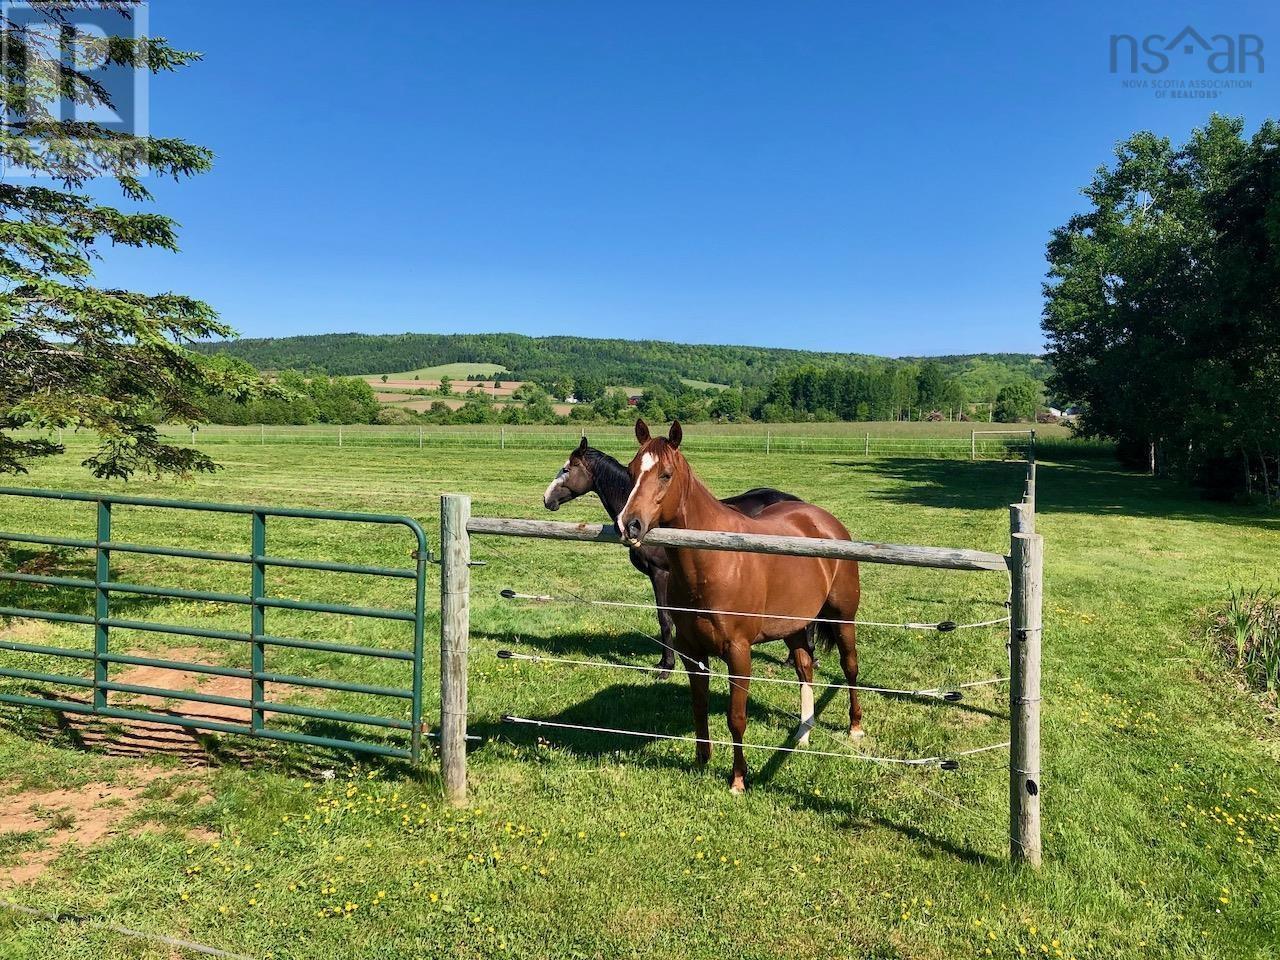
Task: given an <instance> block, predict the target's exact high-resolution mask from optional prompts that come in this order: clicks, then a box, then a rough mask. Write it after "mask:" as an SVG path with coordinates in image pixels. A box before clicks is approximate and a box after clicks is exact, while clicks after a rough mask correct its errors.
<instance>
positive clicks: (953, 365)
mask: <svg viewBox="0 0 1280 960" xmlns="http://www.w3.org/2000/svg"><path fill="white" fill-rule="evenodd" d="M200 349H201V350H203V351H204V352H206V353H217V352H225V353H227V354H229V355H231V356H234V357H240V358H242V359H244V360H247V361H248V362H249V363H251V364H253V366H255V367H257V368H258V369H260V370H287V369H294V370H310V369H319V370H323V371H324V372H325V373H328V374H330V375H331V376H338V375H344V376H356V375H369V374H382V373H396V372H400V371H405V370H414V369H417V368H419V367H430V366H435V365H437V364H442V363H460V362H472V363H478V362H485V363H496V364H502V365H504V366H505V367H507V369H508V371H509V372H508V373H507V374H506V376H507V377H509V378H511V379H514V380H535V381H540V382H543V381H549V380H553V379H556V378H560V377H570V378H573V377H580V376H582V375H583V374H589V375H590V376H593V377H597V378H600V379H601V380H603V381H604V382H605V383H606V384H627V385H636V386H644V385H648V384H655V383H667V382H671V381H672V380H675V379H678V378H682V377H683V378H688V379H690V380H706V381H710V382H712V383H723V384H730V385H735V384H740V385H742V386H744V387H754V386H764V385H766V384H768V383H769V382H770V381H771V380H772V379H773V378H774V377H775V376H776V375H777V374H778V373H780V372H782V371H784V370H789V369H793V368H796V367H799V366H802V365H807V366H817V367H828V366H834V365H846V366H855V367H859V368H878V367H885V366H892V365H895V364H899V363H910V362H915V361H913V360H912V359H911V358H904V359H902V360H888V359H885V358H881V357H874V356H870V355H867V354H858V353H825V352H819V351H810V350H784V349H779V348H776V347H743V346H724V345H719V344H681V343H668V342H666V341H662V340H597V339H589V338H586V337H528V336H523V335H521V334H514V333H457V334H436V333H403V334H389V335H376V336H375V335H370V334H363V333H326V334H318V335H315V336H305V337H281V338H265V339H248V340H232V341H226V342H223V343H217V344H204V345H201V347H200ZM933 359H934V360H935V362H937V363H938V364H939V366H941V367H942V369H943V372H944V373H945V374H946V375H947V376H948V377H955V378H957V379H959V380H960V381H961V382H962V383H963V384H964V386H965V389H966V392H967V393H968V394H969V395H970V396H971V397H973V398H975V399H976V398H979V397H983V398H985V397H988V396H990V397H994V395H995V393H996V392H997V391H998V390H999V389H1000V387H1001V386H1003V385H1004V384H1006V383H1009V382H1012V381H1015V380H1018V379H1019V378H1021V377H1023V376H1027V377H1031V378H1032V379H1035V380H1037V381H1043V380H1044V377H1045V370H1044V364H1043V362H1042V361H1041V360H1040V359H1039V358H1038V357H1035V356H1033V355H1032V354H1025V353H997V354H973V355H965V356H951V357H937V358H933Z"/></svg>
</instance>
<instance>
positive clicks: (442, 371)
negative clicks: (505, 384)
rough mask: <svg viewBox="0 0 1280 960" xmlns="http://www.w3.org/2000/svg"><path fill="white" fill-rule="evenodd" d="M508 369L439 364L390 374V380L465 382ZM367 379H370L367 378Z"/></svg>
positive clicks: (470, 363) (481, 364) (474, 364)
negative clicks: (416, 378) (471, 378)
mask: <svg viewBox="0 0 1280 960" xmlns="http://www.w3.org/2000/svg"><path fill="white" fill-rule="evenodd" d="M506 372H507V368H506V367H504V366H503V365H502V364H500V363H473V362H471V361H464V362H460V363H438V364H436V365H435V366H434V367H419V368H418V369H417V370H403V371H401V372H399V373H388V374H387V379H389V380H412V379H413V378H414V377H420V378H421V379H423V380H439V379H440V378H441V377H448V378H449V379H451V380H465V379H467V377H491V376H493V375H494V374H495V373H506ZM366 379H368V378H367V377H366Z"/></svg>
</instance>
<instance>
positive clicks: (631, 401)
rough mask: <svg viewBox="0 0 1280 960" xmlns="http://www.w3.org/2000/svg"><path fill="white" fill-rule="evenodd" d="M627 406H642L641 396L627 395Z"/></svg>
mask: <svg viewBox="0 0 1280 960" xmlns="http://www.w3.org/2000/svg"><path fill="white" fill-rule="evenodd" d="M627 406H628V407H638V406H640V398H639V397H627Z"/></svg>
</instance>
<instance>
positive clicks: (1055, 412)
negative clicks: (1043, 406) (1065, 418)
mask: <svg viewBox="0 0 1280 960" xmlns="http://www.w3.org/2000/svg"><path fill="white" fill-rule="evenodd" d="M1049 416H1051V417H1061V416H1062V411H1061V410H1059V409H1058V408H1057V407H1050V408H1049Z"/></svg>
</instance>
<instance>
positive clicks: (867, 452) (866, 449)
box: [862, 433, 871, 457]
mask: <svg viewBox="0 0 1280 960" xmlns="http://www.w3.org/2000/svg"><path fill="white" fill-rule="evenodd" d="M862 455H863V456H864V457H869V456H871V434H869V433H868V434H867V435H866V437H865V438H864V440H863V444H862Z"/></svg>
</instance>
